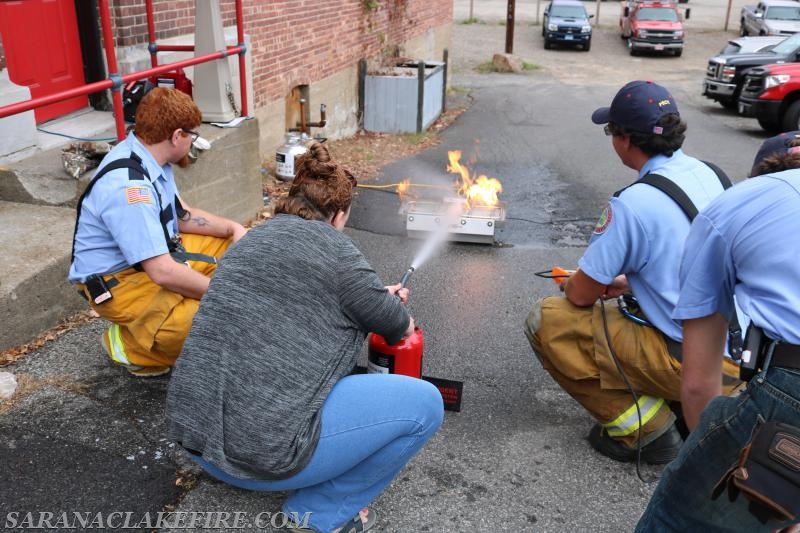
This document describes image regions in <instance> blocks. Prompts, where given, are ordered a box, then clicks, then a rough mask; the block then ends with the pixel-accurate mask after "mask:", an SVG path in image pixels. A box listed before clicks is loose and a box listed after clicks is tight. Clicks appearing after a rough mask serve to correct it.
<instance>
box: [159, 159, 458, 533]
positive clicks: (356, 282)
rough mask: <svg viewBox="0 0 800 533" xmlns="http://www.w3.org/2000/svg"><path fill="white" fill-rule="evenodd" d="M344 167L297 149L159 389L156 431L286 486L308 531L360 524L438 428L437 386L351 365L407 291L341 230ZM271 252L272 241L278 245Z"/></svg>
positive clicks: (385, 330) (241, 480)
mask: <svg viewBox="0 0 800 533" xmlns="http://www.w3.org/2000/svg"><path fill="white" fill-rule="evenodd" d="M354 187H355V179H354V178H353V177H352V175H351V174H349V172H348V171H346V170H345V169H344V168H342V167H341V166H340V165H338V164H337V163H335V162H334V161H333V160H332V159H331V156H330V154H329V152H328V150H327V148H326V147H325V146H323V145H322V144H319V143H315V144H313V145H312V146H311V147H310V148H309V150H308V152H307V153H305V154H303V155H302V156H299V157H298V158H297V170H296V176H295V178H294V182H293V183H292V186H291V188H290V190H289V195H288V197H286V198H282V199H280V200H279V201H278V203H277V204H276V207H275V213H276V216H275V218H274V219H272V220H269V221H267V222H266V223H264V224H262V225H260V226H257V227H255V228H253V229H252V230H250V232H249V233H248V234H247V235H246V236H245V237H243V238H242V239H241V240H240V241H239V242H238V243H237V245H236V246H235V247H233V248H231V249H230V250H229V251H228V253H227V254H226V255H225V261H224V262H223V263H222V264H221V265H220V266H219V268H218V269H217V271H216V273H215V274H214V277H213V278H212V280H211V284H210V286H209V289H208V293H207V294H206V296H205V298H203V301H202V302H201V304H200V309H199V310H198V312H197V315H196V316H195V319H194V323H193V325H192V329H191V331H190V333H189V337H188V339H187V341H186V344H185V346H184V349H183V352H182V354H181V356H180V358H179V359H178V362H177V364H176V365H175V369H174V371H173V376H172V379H171V381H170V385H169V391H168V394H167V431H168V436H169V438H170V439H172V440H174V441H176V442H178V443H179V444H181V445H182V446H183V447H184V448H185V449H186V450H187V451H188V452H189V454H190V455H191V458H192V459H193V460H195V461H196V462H197V463H198V464H199V465H200V466H201V467H202V468H203V469H204V470H205V471H206V472H208V473H209V474H210V475H212V476H213V477H215V478H217V479H219V480H222V481H224V482H226V483H229V484H231V485H234V486H236V487H239V488H243V489H249V490H255V491H284V490H289V491H293V493H292V494H291V495H290V496H289V498H288V499H287V500H286V501H285V503H284V504H283V511H284V512H285V513H287V514H289V515H290V516H292V513H298V515H297V516H304V515H305V514H306V513H310V518H309V520H308V526H309V527H311V528H313V530H315V531H321V532H326V533H327V532H330V531H340V530H341V531H342V532H343V533H344V532H351V531H355V532H358V531H366V530H368V529H370V528H371V527H372V526H373V525H374V524H375V523H376V520H377V516H376V513H375V511H374V510H373V509H371V508H368V507H366V506H367V505H368V504H369V503H370V502H372V501H373V500H374V499H375V498H376V497H377V496H378V495H379V494H380V493H381V492H382V491H383V489H384V488H385V487H386V486H387V485H388V484H389V483H390V482H391V481H392V480H393V479H394V478H395V476H397V474H398V473H399V472H400V470H401V469H402V468H403V466H404V465H405V464H406V463H407V462H408V461H409V460H410V459H411V458H412V457H413V456H414V455H415V454H416V453H417V452H418V451H419V450H420V449H421V448H422V446H423V445H424V444H425V443H426V442H427V441H428V439H430V438H431V437H432V436H433V434H434V433H435V432H436V431H437V429H438V428H439V426H440V425H441V423H442V419H443V416H444V406H443V401H442V397H441V394H440V393H439V391H438V389H436V387H434V386H433V385H431V384H430V383H428V382H426V381H423V380H420V379H414V378H410V377H407V376H401V375H396V374H361V375H351V373H352V372H353V370H354V367H355V366H356V363H357V360H358V357H359V354H360V352H361V348H362V345H363V342H364V339H365V337H366V334H367V332H376V333H378V334H380V335H382V336H383V337H384V338H385V339H386V341H387V342H389V343H397V342H398V341H400V340H401V339H403V338H407V337H408V336H410V335H411V334H412V333H413V332H414V320H413V319H412V318H411V317H410V316H409V314H408V311H407V310H406V307H405V306H404V305H403V302H405V300H406V298H407V295H408V290H407V289H401V288H400V285H393V286H389V287H384V286H383V284H382V283H381V282H380V280H379V279H378V276H377V274H376V273H375V272H374V271H373V269H372V268H371V267H370V265H369V264H368V263H367V261H366V259H365V258H364V256H363V255H362V254H361V252H360V251H359V250H358V249H357V248H356V247H355V245H354V244H353V242H352V241H351V239H350V238H349V237H347V236H346V235H345V234H344V233H342V230H343V228H344V226H345V223H346V222H347V219H348V216H349V213H350V203H351V201H352V198H353V189H354ZM275 250H280V253H275Z"/></svg>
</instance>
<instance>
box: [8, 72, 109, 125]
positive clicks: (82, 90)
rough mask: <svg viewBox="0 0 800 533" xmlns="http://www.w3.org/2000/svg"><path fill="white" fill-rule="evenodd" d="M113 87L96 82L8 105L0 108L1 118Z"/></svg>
mask: <svg viewBox="0 0 800 533" xmlns="http://www.w3.org/2000/svg"><path fill="white" fill-rule="evenodd" d="M113 85H114V83H113V82H112V81H111V80H103V81H96V82H94V83H90V84H89V85H82V86H80V87H74V88H72V89H67V90H65V91H61V92H60V93H56V94H51V95H48V96H40V97H38V98H32V99H30V100H25V101H24V102H17V103H14V104H8V105H5V106H3V107H0V118H5V117H8V116H11V115H16V114H17V113H23V112H25V111H30V110H31V109H35V108H37V107H41V106H46V105H50V104H54V103H56V102H60V101H62V100H68V99H70V98H74V97H76V96H84V95H87V94H91V93H96V92H97V91H104V90H105V89H110V88H111V87H112V86H113Z"/></svg>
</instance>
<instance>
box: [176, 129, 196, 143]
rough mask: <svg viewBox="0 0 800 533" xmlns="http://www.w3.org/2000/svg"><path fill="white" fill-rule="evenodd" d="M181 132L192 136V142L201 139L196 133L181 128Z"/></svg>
mask: <svg viewBox="0 0 800 533" xmlns="http://www.w3.org/2000/svg"><path fill="white" fill-rule="evenodd" d="M181 131H182V132H183V133H186V134H188V135H191V136H192V142H195V141H196V140H197V139H198V138H199V137H200V134H199V133H197V132H196V131H192V130H187V129H186V128H181Z"/></svg>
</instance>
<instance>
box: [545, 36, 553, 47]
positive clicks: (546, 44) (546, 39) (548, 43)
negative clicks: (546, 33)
mask: <svg viewBox="0 0 800 533" xmlns="http://www.w3.org/2000/svg"><path fill="white" fill-rule="evenodd" d="M551 47H552V45H551V44H550V39H548V38H547V37H545V38H544V49H545V50H550V48H551Z"/></svg>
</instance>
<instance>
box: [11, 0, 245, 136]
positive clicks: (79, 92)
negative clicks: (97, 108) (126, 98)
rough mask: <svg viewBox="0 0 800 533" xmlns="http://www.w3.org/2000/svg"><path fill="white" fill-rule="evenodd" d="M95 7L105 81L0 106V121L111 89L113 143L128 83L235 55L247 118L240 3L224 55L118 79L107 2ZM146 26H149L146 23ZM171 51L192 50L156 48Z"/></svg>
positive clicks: (121, 129)
mask: <svg viewBox="0 0 800 533" xmlns="http://www.w3.org/2000/svg"><path fill="white" fill-rule="evenodd" d="M147 3H148V13H151V11H152V0H148V2H147ZM98 4H99V8H100V22H101V28H102V32H103V48H104V49H105V52H106V63H107V64H108V71H109V74H108V79H106V80H103V81H98V82H94V83H90V84H88V85H83V86H81V87H74V88H72V89H67V90H65V91H61V92H58V93H55V94H51V95H48V96H41V97H38V98H31V99H30V100H26V101H24V102H16V103H13V104H8V105H5V106H0V118H5V117H8V116H11V115H16V114H18V113H23V112H25V111H30V110H31V109H35V108H37V107H41V106H45V105H49V104H53V103H56V102H60V101H63V100H68V99H70V98H73V97H75V96H83V95H87V94H91V93H95V92H98V91H103V90H106V89H111V96H112V103H113V106H114V121H115V124H116V132H117V139H119V140H122V139H124V138H125V120H124V117H123V109H122V88H123V87H124V86H125V84H127V83H130V82H131V81H136V80H141V79H144V78H149V77H151V76H155V75H158V74H163V73H164V72H169V71H171V70H174V69H178V68H183V67H189V66H193V65H197V64H200V63H205V62H207V61H213V60H217V59H222V58H225V57H227V56H229V55H231V54H239V81H240V87H241V99H242V116H248V107H247V78H246V71H245V62H244V54H245V52H246V48H245V46H244V23H243V17H242V3H241V0H236V25H237V38H238V40H239V44H238V45H237V46H227V47H226V49H225V51H224V52H223V51H219V52H211V53H209V54H205V55H202V56H198V57H194V58H190V59H185V60H183V61H176V62H174V63H168V64H166V65H160V66H154V67H153V68H150V69H147V70H142V71H139V72H132V73H130V74H125V75H123V76H120V75H119V72H118V70H119V66H118V65H117V56H116V52H115V48H114V35H113V32H112V29H111V11H110V9H109V6H108V0H98ZM148 26H150V20H149V19H148ZM150 31H151V30H150V27H148V32H150ZM172 47H174V48H176V49H177V48H179V47H180V48H182V50H180V51H184V50H183V48H184V47H185V48H186V49H187V51H189V50H188V49H194V46H192V45H172V46H170V47H166V46H164V47H158V48H160V49H163V50H168V49H171V48H172Z"/></svg>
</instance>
